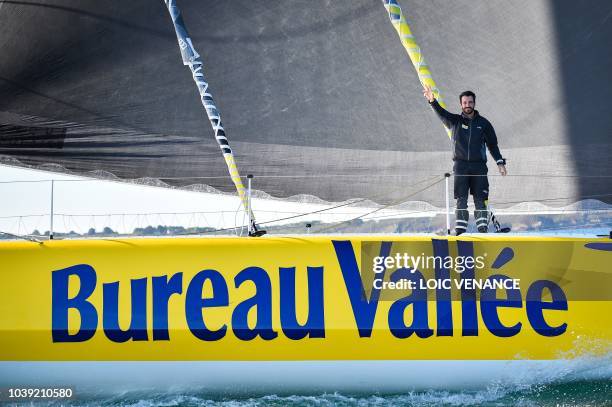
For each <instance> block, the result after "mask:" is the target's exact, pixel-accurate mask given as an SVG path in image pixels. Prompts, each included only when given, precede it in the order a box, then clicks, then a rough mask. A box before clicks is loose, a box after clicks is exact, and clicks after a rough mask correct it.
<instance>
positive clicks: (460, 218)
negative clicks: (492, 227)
mask: <svg viewBox="0 0 612 407" xmlns="http://www.w3.org/2000/svg"><path fill="white" fill-rule="evenodd" d="M453 171H454V173H455V184H454V195H455V199H456V200H457V210H456V212H455V215H456V216H455V230H456V231H457V232H465V231H466V229H467V226H468V220H469V218H470V214H469V212H468V210H467V203H468V197H469V195H470V194H471V195H472V196H473V197H474V206H475V207H476V210H475V211H474V218H475V219H476V226H477V228H478V231H479V232H486V231H487V228H488V224H489V220H488V215H489V214H488V211H487V202H488V200H489V179H488V178H487V172H488V168H487V164H486V163H482V162H469V161H459V160H458V161H455V165H454V166H453Z"/></svg>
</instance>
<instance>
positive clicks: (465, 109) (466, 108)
mask: <svg viewBox="0 0 612 407" xmlns="http://www.w3.org/2000/svg"><path fill="white" fill-rule="evenodd" d="M473 112H474V109H473V108H471V107H464V108H463V113H465V114H472V113H473Z"/></svg>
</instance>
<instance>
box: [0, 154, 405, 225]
mask: <svg viewBox="0 0 612 407" xmlns="http://www.w3.org/2000/svg"><path fill="white" fill-rule="evenodd" d="M51 180H54V182H53V214H54V216H53V231H54V232H56V233H58V232H69V231H75V232H77V233H80V234H84V233H86V232H87V231H88V230H89V228H95V229H96V230H97V231H98V232H100V231H101V230H102V229H103V228H104V227H106V226H108V227H110V228H111V229H113V230H114V231H116V232H120V233H131V232H132V231H133V230H134V228H136V227H146V226H149V225H151V226H157V225H166V226H184V227H193V226H199V227H213V228H228V227H235V226H240V225H246V224H247V219H246V217H245V215H244V211H243V209H242V205H241V203H240V200H239V199H238V197H237V195H231V194H227V195H226V194H212V193H204V192H193V191H184V190H177V189H168V188H161V187H154V186H145V185H134V184H129V183H124V182H119V181H106V180H98V179H91V178H84V177H79V176H75V175H67V174H59V173H52V172H47V171H41V170H36V169H26V168H20V167H13V166H8V165H0V231H3V232H8V233H13V234H17V235H25V234H30V233H32V232H33V231H34V230H35V229H36V230H38V231H39V232H41V233H44V232H45V231H48V230H50V229H51V217H50V213H51V184H52V182H51ZM255 183H256V180H255ZM254 188H256V184H255V186H254ZM330 206H331V205H320V204H305V203H300V202H288V201H283V200H278V199H253V210H254V212H255V215H256V217H257V221H258V222H265V221H269V220H275V219H280V218H284V217H289V216H293V215H297V214H303V213H306V212H312V211H316V210H320V209H325V208H330ZM371 210H372V208H364V207H350V206H346V207H342V208H338V209H335V210H331V211H326V212H324V213H322V214H317V215H309V216H306V217H303V218H297V219H291V220H287V221H284V222H279V224H281V223H295V222H301V221H303V223H304V229H303V230H302V231H296V232H298V233H304V232H306V231H307V229H306V226H305V225H306V223H308V222H312V221H317V220H320V221H340V220H345V219H352V218H354V217H356V216H360V215H363V214H364V213H367V212H369V211H371ZM398 214H401V215H402V216H406V214H405V213H401V212H398V211H394V210H383V211H380V212H377V213H376V216H377V217H380V216H383V217H387V216H389V217H397V216H398Z"/></svg>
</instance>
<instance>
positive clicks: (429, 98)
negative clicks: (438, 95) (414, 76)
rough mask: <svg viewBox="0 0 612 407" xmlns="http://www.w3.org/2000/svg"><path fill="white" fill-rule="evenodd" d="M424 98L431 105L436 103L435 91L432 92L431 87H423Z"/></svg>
mask: <svg viewBox="0 0 612 407" xmlns="http://www.w3.org/2000/svg"><path fill="white" fill-rule="evenodd" d="M423 96H425V99H427V101H428V102H429V103H431V102H433V101H434V99H435V97H434V94H433V90H431V86H429V85H423Z"/></svg>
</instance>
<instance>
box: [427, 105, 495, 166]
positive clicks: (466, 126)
mask: <svg viewBox="0 0 612 407" xmlns="http://www.w3.org/2000/svg"><path fill="white" fill-rule="evenodd" d="M430 105H431V107H432V108H433V110H434V112H436V114H437V115H438V117H440V120H442V123H444V125H445V126H446V127H447V128H449V129H450V130H451V134H452V140H453V160H454V161H457V160H460V161H471V162H486V161H487V151H486V149H485V145H486V146H487V147H488V148H489V151H490V152H491V155H492V156H493V158H494V159H495V161H496V162H497V164H504V163H505V160H504V159H503V158H502V155H501V153H500V152H499V147H498V146H497V136H496V135H495V130H493V126H492V125H491V123H489V121H488V120H487V119H485V118H484V117H482V116H481V115H479V114H478V111H477V110H474V117H473V118H472V119H470V118H469V117H466V116H465V115H463V114H460V115H459V114H453V113H450V112H449V111H447V110H446V109H444V108H443V107H442V106H440V104H439V103H438V101H437V100H435V99H434V101H433V102H431V103H430Z"/></svg>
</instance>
